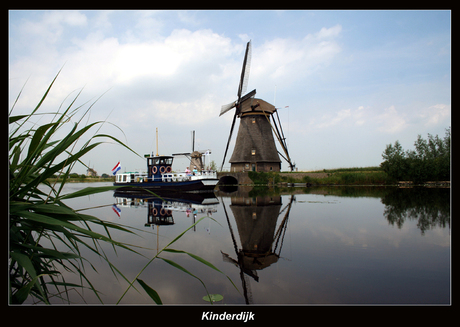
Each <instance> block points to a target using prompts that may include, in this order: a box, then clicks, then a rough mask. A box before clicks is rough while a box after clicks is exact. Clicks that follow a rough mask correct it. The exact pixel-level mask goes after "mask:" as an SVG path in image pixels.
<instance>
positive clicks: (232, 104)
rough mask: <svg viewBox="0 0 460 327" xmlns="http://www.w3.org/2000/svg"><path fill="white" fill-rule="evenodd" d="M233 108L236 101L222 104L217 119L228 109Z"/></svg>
mask: <svg viewBox="0 0 460 327" xmlns="http://www.w3.org/2000/svg"><path fill="white" fill-rule="evenodd" d="M235 106H236V101H233V102H232V103H229V104H224V105H223V106H222V108H221V109H220V115H219V117H220V116H222V115H223V114H225V113H226V112H227V111H229V110H230V109H232V108H234V107H235Z"/></svg>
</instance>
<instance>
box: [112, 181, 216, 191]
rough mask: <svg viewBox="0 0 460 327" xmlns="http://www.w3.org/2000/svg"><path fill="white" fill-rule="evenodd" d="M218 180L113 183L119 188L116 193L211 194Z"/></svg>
mask: <svg viewBox="0 0 460 327" xmlns="http://www.w3.org/2000/svg"><path fill="white" fill-rule="evenodd" d="M218 181H219V180H218V179H200V180H192V181H182V182H144V183H116V182H115V183H113V185H114V186H120V188H118V189H117V192H129V193H138V192H145V190H149V191H175V192H213V191H214V188H215V187H216V185H217V183H218Z"/></svg>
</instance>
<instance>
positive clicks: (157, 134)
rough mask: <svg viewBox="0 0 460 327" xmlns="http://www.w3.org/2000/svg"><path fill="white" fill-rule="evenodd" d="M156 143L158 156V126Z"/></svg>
mask: <svg viewBox="0 0 460 327" xmlns="http://www.w3.org/2000/svg"><path fill="white" fill-rule="evenodd" d="M156 143H157V153H156V156H157V157H158V127H157V136H156Z"/></svg>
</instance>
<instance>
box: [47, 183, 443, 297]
mask: <svg viewBox="0 0 460 327" xmlns="http://www.w3.org/2000/svg"><path fill="white" fill-rule="evenodd" d="M102 185H110V183H107V184H103V183H100V184H98V186H102ZM87 186H88V184H86V183H72V184H68V185H66V193H67V192H73V191H75V190H77V189H81V188H84V187H87ZM290 193H292V194H290ZM67 203H68V204H69V205H70V206H71V207H73V208H74V209H83V208H90V209H88V210H85V211H84V213H87V214H90V215H94V216H97V217H98V218H100V219H103V220H107V221H111V222H116V223H120V224H123V225H127V226H130V227H133V228H135V229H136V230H135V233H136V234H128V233H125V232H112V233H111V236H112V237H113V238H114V239H116V240H119V241H121V242H124V243H128V244H132V245H135V246H138V247H140V248H138V249H137V251H138V252H139V253H140V254H142V255H138V254H134V253H131V252H129V251H125V250H122V249H117V250H116V252H115V251H114V250H113V248H111V247H110V246H107V247H105V248H104V250H105V253H106V254H107V256H108V257H109V258H110V260H111V262H112V263H113V264H114V265H115V266H116V267H117V268H118V269H119V270H120V271H121V272H122V273H123V274H124V275H125V276H126V277H127V278H128V279H129V280H132V279H133V278H135V276H136V275H137V274H138V273H139V272H140V271H141V270H142V269H143V268H144V267H145V265H146V264H147V263H148V261H149V260H150V259H151V258H152V257H153V256H155V254H156V253H157V252H158V251H159V250H161V249H162V248H163V247H164V246H166V245H167V244H168V243H169V242H171V241H172V240H173V239H174V238H175V237H176V236H177V235H179V234H180V233H182V232H183V231H184V230H186V229H187V228H188V227H190V226H191V225H192V224H193V223H194V222H195V221H197V220H198V219H199V218H201V217H211V218H212V219H210V218H205V219H204V220H202V221H201V222H200V223H199V224H198V225H197V226H196V227H195V228H193V229H190V230H189V231H188V232H187V233H185V234H184V236H183V237H182V238H180V239H179V240H178V241H177V242H176V243H174V244H173V245H172V246H171V247H172V248H174V249H177V250H184V251H187V252H190V253H193V254H195V255H197V256H200V257H201V258H203V259H205V260H207V261H209V262H210V263H212V264H213V265H215V266H216V267H217V268H218V269H219V270H221V271H222V272H223V274H221V273H219V272H217V271H215V270H213V269H211V268H209V267H207V266H206V265H204V264H202V263H201V262H198V261H197V260H195V259H193V258H192V257H190V256H188V255H186V254H178V253H166V252H163V253H162V254H161V256H162V257H164V258H167V259H170V260H173V261H174V262H176V263H177V264H179V265H181V266H182V267H183V268H185V269H187V270H188V271H189V272H190V273H192V274H193V275H195V276H196V277H198V278H199V279H201V280H202V281H203V283H204V284H205V285H206V288H207V290H208V291H209V293H211V294H219V295H221V296H222V297H223V298H222V300H221V301H219V302H216V304H239V305H244V304H256V305H264V304H271V305H272V304H282V305H290V304H294V305H304V304H305V305H311V304H341V305H342V304H450V301H451V230H450V221H451V218H450V189H445V188H394V187H323V188H316V187H312V188H307V189H299V188H291V189H285V190H283V192H282V194H277V193H275V192H274V191H273V190H270V189H258V190H254V189H245V188H239V189H238V190H237V191H235V192H232V193H223V192H219V193H216V194H215V196H214V195H213V196H211V197H209V196H208V197H203V196H200V195H199V194H194V195H190V194H189V195H185V194H182V195H180V194H176V195H163V199H162V200H161V199H158V198H149V197H148V196H147V197H146V196H142V195H141V196H137V197H136V196H130V197H126V196H123V195H118V194H114V192H113V191H110V192H105V193H100V194H97V195H92V196H88V197H85V198H78V199H69V200H68V201H67ZM100 232H103V231H100ZM82 254H83V255H84V256H86V257H87V258H88V260H89V261H90V262H91V264H92V265H93V266H94V267H95V269H96V270H97V272H95V271H94V270H93V269H92V268H91V266H90V265H89V264H86V265H85V271H86V274H87V276H88V277H89V279H90V280H91V282H92V283H93V285H94V286H95V287H96V288H97V289H98V290H99V291H100V292H101V295H100V296H101V299H102V300H103V302H104V304H114V303H116V302H117V301H118V300H119V298H120V297H121V295H122V294H123V292H124V291H125V290H126V288H127V286H128V284H127V282H126V281H125V280H123V278H121V277H120V276H115V275H114V274H113V273H112V271H111V269H110V267H108V265H107V264H106V263H105V262H103V261H101V260H100V259H99V258H97V257H96V256H95V255H94V254H92V253H91V252H89V251H85V252H84V253H82ZM227 276H228V277H229V278H230V279H231V280H232V281H233V283H234V285H235V286H236V288H235V286H234V285H232V283H231V282H230V281H229V279H228V278H227ZM65 278H66V281H68V282H72V281H73V282H76V283H79V278H78V276H75V275H72V274H67V273H65ZM139 278H140V279H142V280H143V281H144V282H145V283H146V284H148V285H149V286H150V287H152V288H153V289H155V290H156V291H157V292H158V294H159V296H160V297H161V300H162V301H163V303H164V304H193V305H196V304H199V305H206V304H207V302H205V301H204V300H203V297H204V296H205V295H206V290H205V288H204V287H203V285H202V284H201V282H200V281H199V280H198V279H196V278H193V277H192V276H190V275H188V274H186V273H184V272H183V271H181V270H179V269H177V268H175V267H173V266H172V265H170V264H168V263H167V262H165V261H161V260H159V259H156V260H154V261H153V262H152V263H151V264H150V265H149V266H147V268H146V269H145V270H144V271H143V272H142V274H141V275H140V276H139ZM135 286H136V288H137V289H138V291H136V290H135V289H130V290H129V291H128V292H127V294H126V295H125V296H124V297H123V299H122V300H121V302H120V303H121V304H152V303H153V301H152V300H151V299H150V298H149V297H148V296H147V295H146V293H145V291H143V290H142V289H141V287H140V285H139V284H137V283H136V284H135ZM69 295H70V299H71V302H72V303H76V304H82V303H88V304H96V303H99V301H98V300H97V298H96V297H95V295H94V294H93V293H92V292H91V291H88V290H84V291H82V290H80V289H77V288H75V289H71V290H70V291H69ZM55 303H60V302H59V300H57V299H56V300H55Z"/></svg>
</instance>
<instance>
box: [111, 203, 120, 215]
mask: <svg viewBox="0 0 460 327" xmlns="http://www.w3.org/2000/svg"><path fill="white" fill-rule="evenodd" d="M112 210H113V212H115V213H116V214H117V216H118V217H120V213H121V209H120V208H118V207H117V205H116V204H114V205H113V206H112Z"/></svg>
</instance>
